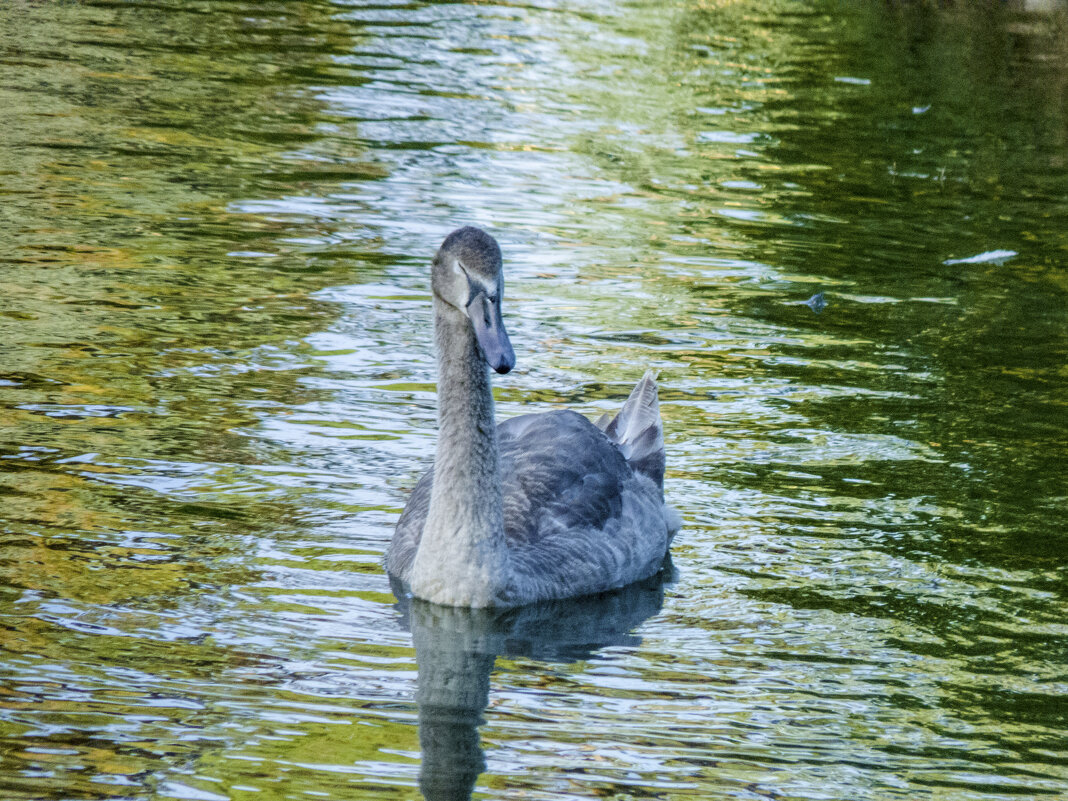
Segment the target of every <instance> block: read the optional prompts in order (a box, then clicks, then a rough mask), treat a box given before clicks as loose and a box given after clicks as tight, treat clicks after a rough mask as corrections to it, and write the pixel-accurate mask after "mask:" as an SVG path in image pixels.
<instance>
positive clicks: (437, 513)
mask: <svg viewBox="0 0 1068 801" xmlns="http://www.w3.org/2000/svg"><path fill="white" fill-rule="evenodd" d="M491 243H492V244H491ZM457 265H458V266H457ZM432 283H433V285H434V289H435V298H434V309H435V329H436V333H437V347H438V363H439V382H438V414H439V435H438V448H437V457H436V459H435V466H434V467H433V468H432V469H431V470H429V471H428V472H427V473H426V474H425V475H424V476H423V477H422V478H421V479H420V481H419V482H418V483H417V484H416V486H415V488H414V489H413V491H412V495H411V498H410V499H409V501H408V504H407V506H406V507H405V509H404V512H403V513H402V514H401V516H400V519H399V520H398V522H397V528H396V532H395V533H394V535H393V541H392V542H391V543H390V547H389V550H388V551H387V554H386V568H387V570H388V571H389V572H390V573H391V574H392V575H393V576H395V577H396V578H398V579H400V580H401V581H402V582H403V583H404V584H405V585H407V586H409V587H410V589H411V592H412V594H413V595H415V596H416V597H420V598H424V599H426V600H430V601H434V602H437V603H442V604H447V605H452V606H516V605H520V604H526V603H531V602H533V601H540V600H547V599H551V598H564V597H571V596H577V595H586V594H590V593H595V592H600V591H603V590H608V589H612V588H615V587H620V586H624V585H626V584H629V583H631V582H634V581H638V580H639V579H643V578H646V577H648V576H650V575H652V574H653V573H655V572H656V571H657V570H658V569H659V567H660V565H661V563H662V562H663V560H664V557H665V556H666V554H667V549H668V545H669V543H670V540H671V537H672V535H673V534H674V532H675V530H677V528H678V518H677V515H675V513H674V511H673V510H671V509H670V508H669V507H667V506H665V504H664V497H663V489H662V487H663V477H664V444H663V438H662V433H661V432H662V426H661V422H660V412H659V405H658V402H657V392H656V382H655V380H654V378H653V376H652V374H647V375H646V376H645V377H644V378H643V379H642V380H641V381H640V382H638V384H637V386H635V388H634V390H633V391H632V392H631V395H630V398H628V400H627V402H626V403H625V404H624V406H623V409H622V410H621V411H620V413H619V414H618V415H617V416H616V417H615V418H612V419H610V420H608V419H604V418H603V419H602V421H599V422H598V424H597V425H594V424H593V423H591V422H590V421H589V420H587V419H586V418H584V417H583V416H582V415H579V414H577V413H575V412H572V411H552V412H547V413H542V414H525V415H521V416H519V417H514V418H512V419H510V420H506V421H505V422H503V423H501V424H500V425H499V426H495V425H494V424H493V398H492V394H491V393H490V385H489V380H488V370H487V366H488V365H489V366H492V367H493V368H494V369H496V370H497V371H498V372H507V370H509V369H510V368H511V365H512V363H514V353H512V351H511V345H510V343H509V342H508V338H507V334H506V333H505V331H504V328H503V322H502V321H501V317H500V300H501V295H502V294H503V279H502V276H501V267H500V250H499V249H498V248H497V246H496V242H495V241H494V240H493V238H492V237H490V236H489V235H488V234H486V233H485V232H483V231H480V230H479V229H477V228H463V229H460V230H459V231H456V232H454V233H453V234H451V235H450V236H449V237H448V238H447V239H446V240H445V242H444V243H443V244H442V247H441V250H439V252H438V255H437V257H435V260H434V274H433V280H432ZM480 298H481V299H480Z"/></svg>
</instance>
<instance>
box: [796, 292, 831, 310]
mask: <svg viewBox="0 0 1068 801" xmlns="http://www.w3.org/2000/svg"><path fill="white" fill-rule="evenodd" d="M802 303H804V304H805V305H806V306H808V307H809V308H810V309H812V311H814V312H816V314H819V313H820V312H821V311H823V310H824V309H825V308H827V299H826V298H825V297H823V293H822V292H817V293H816V294H815V295H813V296H812V297H811V298H809V299H808V300H804V301H802Z"/></svg>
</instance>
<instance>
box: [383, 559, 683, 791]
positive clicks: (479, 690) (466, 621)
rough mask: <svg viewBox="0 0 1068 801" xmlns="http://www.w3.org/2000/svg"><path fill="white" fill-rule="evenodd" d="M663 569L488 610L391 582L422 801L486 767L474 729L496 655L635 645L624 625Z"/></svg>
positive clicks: (643, 610) (555, 655)
mask: <svg viewBox="0 0 1068 801" xmlns="http://www.w3.org/2000/svg"><path fill="white" fill-rule="evenodd" d="M672 571H673V568H672V566H671V563H670V557H669V559H668V560H666V561H665V564H664V568H663V569H662V570H661V571H660V572H659V573H657V574H656V575H655V576H652V577H651V578H648V579H646V580H645V581H641V582H638V583H636V584H631V585H630V586H628V587H624V588H622V589H619V590H614V591H612V592H605V593H601V594H599V595H594V596H589V597H584V598H570V599H566V600H560V601H547V602H543V603H538V604H531V605H529V606H522V607H518V608H513V609H496V610H495V609H492V608H490V609H466V608H461V607H451V606H440V605H438V604H433V603H428V602H427V601H421V600H418V599H408V598H406V597H405V596H404V595H403V592H402V589H401V587H400V586H399V585H398V586H396V587H394V591H395V592H397V597H398V598H402V600H401V601H400V602H399V603H398V605H397V608H398V610H399V611H400V612H401V616H402V623H403V624H404V625H405V627H406V628H410V630H411V632H412V640H413V641H414V643H415V658H416V662H417V663H418V666H419V679H418V685H417V689H416V694H415V700H416V704H417V705H418V708H419V746H420V750H421V751H422V766H421V768H420V771H419V788H420V790H421V791H422V793H423V796H424V797H425V798H426V799H427V801H466V799H469V798H470V797H471V794H472V792H473V791H474V788H475V782H476V781H477V780H478V777H479V775H480V774H481V773H482V772H483V771H484V770H485V768H486V758H485V754H484V753H483V750H482V745H481V743H480V742H479V735H478V727H479V725H481V724H482V722H483V718H482V713H483V710H485V708H486V706H487V704H488V703H489V689H490V673H491V672H492V670H493V665H494V662H495V661H496V659H497V656H498V655H504V656H509V657H515V656H520V657H530V658H533V659H540V660H544V661H546V662H576V661H579V660H583V659H589V658H590V657H591V656H592V655H593V654H594V652H596V651H597V649H599V648H604V647H607V646H619V645H624V646H637V645H639V644H640V643H641V637H639V636H638V635H636V634H634V633H633V630H634V629H635V628H636V627H637V626H639V625H640V624H641V623H643V622H644V621H645V620H647V619H648V618H650V617H651V616H653V615H655V614H656V613H657V612H659V611H660V608H661V606H662V605H663V600H664V584H665V581H667V580H669V579H670V578H671V576H672Z"/></svg>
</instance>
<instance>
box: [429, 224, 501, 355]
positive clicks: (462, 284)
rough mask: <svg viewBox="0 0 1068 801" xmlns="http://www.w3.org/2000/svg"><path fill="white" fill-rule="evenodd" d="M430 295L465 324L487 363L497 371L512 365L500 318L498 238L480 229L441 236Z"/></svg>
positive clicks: (460, 230) (499, 251) (470, 229)
mask: <svg viewBox="0 0 1068 801" xmlns="http://www.w3.org/2000/svg"><path fill="white" fill-rule="evenodd" d="M431 285H432V287H433V290H434V295H435V296H436V297H438V298H440V299H441V300H443V301H445V302H446V303H448V304H449V305H450V306H453V307H455V308H456V309H458V310H459V311H461V312H462V313H463V314H464V315H465V316H466V317H467V318H468V319H469V320H470V321H471V328H472V329H473V330H474V333H475V339H476V340H477V341H478V347H479V350H480V351H481V353H482V357H483V358H484V359H485V360H486V363H487V364H488V365H489V366H490V367H492V368H493V369H494V370H496V371H497V372H498V373H507V372H508V371H509V370H511V369H512V368H513V367H515V351H514V350H512V343H511V341H510V340H509V339H508V332H507V331H506V330H505V328H504V320H503V319H502V318H501V298H502V297H503V296H504V274H503V272H502V270H501V248H500V246H499V245H498V244H497V240H496V239H494V238H493V237H492V236H490V235H489V234H487V233H486V232H485V231H483V230H482V229H480V228H474V227H471V226H467V227H466V228H458V229H456V230H455V231H453V232H452V233H451V234H449V235H448V236H447V237H445V241H444V242H442V243H441V248H439V249H438V253H437V255H436V256H435V257H434V267H433V271H432V273H431Z"/></svg>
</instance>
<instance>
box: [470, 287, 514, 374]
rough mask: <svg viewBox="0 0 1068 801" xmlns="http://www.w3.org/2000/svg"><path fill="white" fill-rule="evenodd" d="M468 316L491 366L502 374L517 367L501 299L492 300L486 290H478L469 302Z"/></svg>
mask: <svg viewBox="0 0 1068 801" xmlns="http://www.w3.org/2000/svg"><path fill="white" fill-rule="evenodd" d="M467 316H468V317H470V318H471V325H472V326H474V329H475V338H476V339H478V345H479V347H480V348H482V355H483V356H485V357H486V361H487V362H488V363H489V366H490V367H492V368H493V369H494V370H496V371H497V372H498V373H501V374H502V375H503V374H504V373H507V372H508V371H509V370H511V369H512V368H513V367H515V351H514V350H512V343H511V341H510V340H509V339H508V332H507V331H505V330H504V320H502V319H501V303H500V300H499V299H494V300H491V299H490V298H489V296H488V295H486V293H485V292H476V293H475V296H474V297H473V298H471V301H470V302H469V303H468V304H467Z"/></svg>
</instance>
